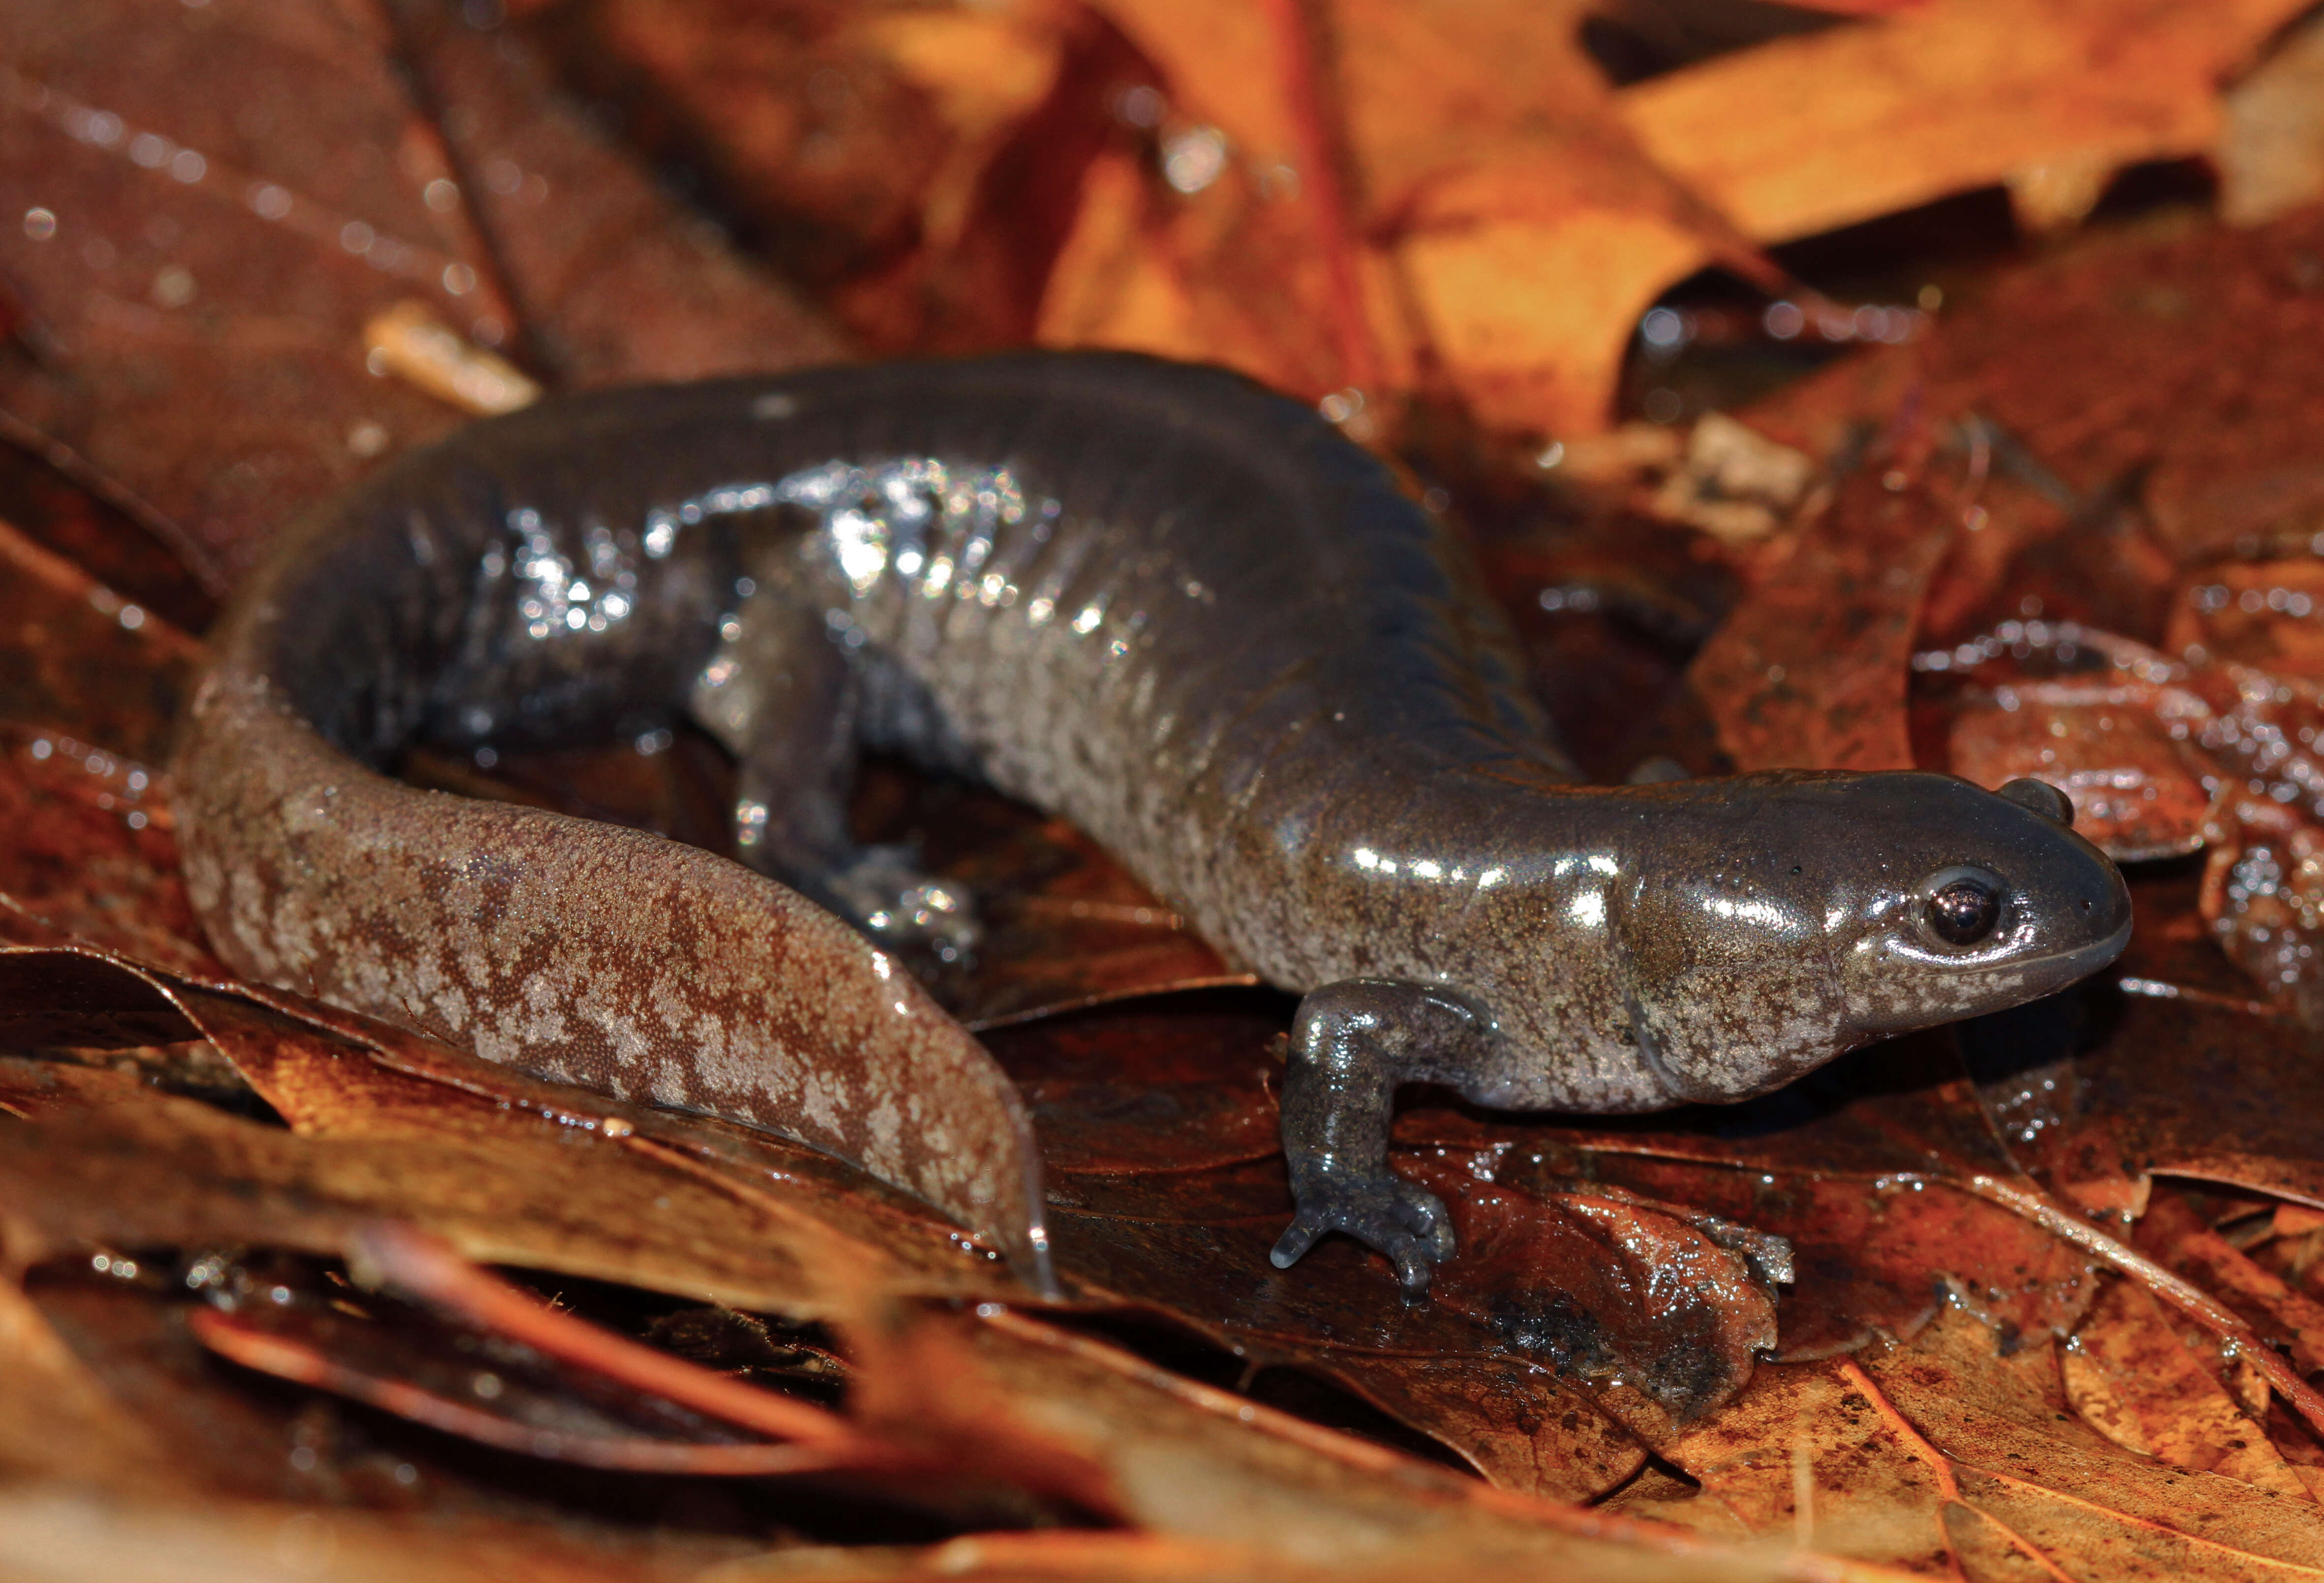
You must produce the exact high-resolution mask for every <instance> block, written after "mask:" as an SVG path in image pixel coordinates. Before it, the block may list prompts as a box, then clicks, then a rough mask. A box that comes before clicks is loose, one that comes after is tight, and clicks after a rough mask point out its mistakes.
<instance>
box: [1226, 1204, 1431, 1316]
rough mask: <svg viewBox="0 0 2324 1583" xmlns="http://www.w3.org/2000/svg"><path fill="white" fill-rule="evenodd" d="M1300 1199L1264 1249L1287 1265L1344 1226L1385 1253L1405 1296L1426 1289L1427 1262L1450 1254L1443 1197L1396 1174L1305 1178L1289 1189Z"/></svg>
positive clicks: (1283, 1266)
mask: <svg viewBox="0 0 2324 1583" xmlns="http://www.w3.org/2000/svg"><path fill="white" fill-rule="evenodd" d="M1294 1192H1295V1196H1296V1198H1297V1199H1298V1200H1299V1208H1298V1213H1297V1214H1296V1216H1295V1217H1293V1219H1292V1222H1291V1228H1290V1229H1289V1230H1287V1231H1286V1232H1285V1233H1284V1234H1283V1236H1282V1237H1281V1238H1280V1239H1279V1240H1278V1241H1277V1243H1276V1245H1275V1251H1274V1252H1273V1253H1271V1254H1268V1259H1269V1260H1270V1261H1271V1262H1272V1263H1273V1264H1274V1265H1275V1267H1276V1268H1277V1269H1278V1270H1288V1269H1289V1268H1291V1266H1292V1265H1293V1264H1297V1263H1298V1262H1299V1258H1300V1255H1301V1254H1305V1252H1306V1251H1307V1250H1308V1249H1309V1248H1310V1247H1313V1246H1314V1244H1315V1239H1316V1238H1317V1237H1319V1236H1323V1234H1324V1233H1325V1232H1327V1231H1344V1232H1346V1233H1347V1234H1348V1235H1349V1236H1352V1237H1354V1238H1355V1239H1356V1240H1357V1241H1358V1242H1360V1243H1362V1244H1363V1245H1365V1246H1366V1247H1369V1248H1371V1249H1372V1250H1373V1251H1375V1252H1377V1253H1379V1254H1385V1255H1386V1256H1387V1258H1388V1262H1389V1263H1390V1264H1394V1265H1395V1266H1396V1278H1397V1282H1398V1283H1399V1284H1401V1285H1402V1286H1403V1288H1404V1292H1405V1295H1406V1297H1407V1298H1417V1297H1420V1296H1422V1295H1424V1294H1425V1292H1426V1291H1428V1277H1429V1266H1430V1265H1432V1264H1438V1263H1441V1262H1442V1261H1443V1260H1445V1259H1449V1258H1451V1257H1452V1252H1453V1242H1452V1218H1451V1217H1449V1216H1448V1215H1446V1214H1445V1212H1444V1203H1443V1199H1439V1198H1438V1197H1437V1196H1436V1195H1435V1194H1434V1193H1432V1192H1430V1191H1429V1190H1427V1189H1426V1188H1424V1187H1416V1186H1414V1185H1413V1184H1412V1183H1411V1182H1408V1181H1406V1180H1404V1179H1403V1178H1401V1177H1397V1176H1390V1177H1387V1178H1385V1179H1382V1178H1374V1179H1372V1180H1369V1181H1358V1182H1348V1181H1331V1180H1323V1181H1309V1182H1305V1183H1303V1184H1301V1185H1299V1186H1298V1187H1296V1188H1295V1190H1294Z"/></svg>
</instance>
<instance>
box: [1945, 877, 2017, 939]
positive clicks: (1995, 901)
mask: <svg viewBox="0 0 2324 1583" xmlns="http://www.w3.org/2000/svg"><path fill="white" fill-rule="evenodd" d="M2000 920H2001V898H2000V897H1999V896H1998V895H1997V894H1995V893H1994V889H1993V887H1992V886H1991V885H1989V884H1986V883H1985V882H1984V881H1983V880H1980V879H1970V878H1968V877H1966V876H1964V877H1962V878H1960V879H1957V880H1954V881H1952V882H1951V883H1950V884H1947V885H1946V886H1945V887H1944V888H1943V889H1942V890H1940V891H1939V892H1937V893H1935V894H1934V895H1932V896H1931V897H1930V898H1929V929H1930V930H1931V932H1932V933H1934V934H1935V935H1936V937H1937V938H1938V939H1939V940H1943V941H1944V942H1945V943H1946V944H1947V945H1955V946H1973V945H1975V944H1976V943H1977V942H1978V941H1979V940H1983V939H1984V938H1985V937H1986V936H1987V935H1988V934H1991V933H1992V932H1993V926H1994V925H1995V924H1996V923H1997V922H1999V921H2000Z"/></svg>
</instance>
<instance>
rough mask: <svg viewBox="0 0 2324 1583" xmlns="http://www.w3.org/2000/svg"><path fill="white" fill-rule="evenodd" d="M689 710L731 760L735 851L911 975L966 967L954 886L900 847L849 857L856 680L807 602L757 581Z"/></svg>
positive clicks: (963, 895)
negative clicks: (890, 954)
mask: <svg viewBox="0 0 2324 1583" xmlns="http://www.w3.org/2000/svg"><path fill="white" fill-rule="evenodd" d="M728 631H729V635H728V636H726V638H725V639H724V641H723V642H722V643H720V645H719V648H718V651H717V653H715V654H714V655H712V657H711V660H710V662H709V663H708V664H707V665H706V666H705V667H704V669H703V671H702V674H701V676H700V677H699V678H698V679H697V680H696V682H695V686H694V690H693V696H692V698H691V699H690V700H689V712H690V713H691V714H692V715H693V717H694V718H695V719H696V720H697V721H699V722H700V723H701V724H702V726H703V727H704V728H705V730H707V731H709V732H710V733H711V734H712V735H713V736H716V737H717V738H718V739H719V740H720V741H721V742H723V743H724V745H726V747H727V749H728V750H729V751H730V752H732V753H733V754H734V756H735V759H736V760H737V763H738V774H737V777H736V786H735V805H734V846H735V851H736V854H737V855H738V856H740V857H741V858H742V861H744V862H745V863H748V864H749V865H750V866H752V867H753V868H756V869H758V870H759V871H760V872H761V873H762V874H766V875H772V876H773V877H774V878H776V879H779V880H781V881H782V882H783V883H784V884H788V885H789V886H790V887H791V888H792V889H794V890H797V891H799V892H801V893H804V894H806V895H807V896H809V897H811V898H812V899H814V900H815V901H816V902H817V903H821V904H822V905H824V906H825V907H828V908H830V909H831V910H832V911H833V912H836V913H838V914H839V915H840V916H841V917H843V918H844V919H846V920H847V921H849V922H851V923H853V924H854V925H855V927H856V928H858V929H860V930H862V931H863V932H864V933H866V934H868V935H870V936H871V937H872V938H873V939H874V940H879V941H880V942H881V944H883V945H886V946H890V947H891V948H893V949H895V950H896V951H897V952H898V954H899V955H900V956H903V957H904V958H907V959H908V961H910V962H912V964H913V965H914V966H915V967H920V968H923V969H927V970H931V971H937V972H941V971H944V970H945V969H948V968H952V967H959V966H961V965H963V964H964V963H966V962H967V961H968V960H969V959H970V958H972V957H973V955H974V953H975V950H976V946H977V942H978V940H979V938H980V936H981V932H982V931H981V930H980V927H979V925H978V921H977V917H976V912H975V907H974V905H973V901H972V899H971V898H970V896H969V894H968V893H967V892H966V891H964V889H963V888H962V887H961V886H959V885H957V884H953V883H951V882H949V881H946V880H941V879H938V878H936V877H935V876H934V875H928V874H926V873H923V872H922V871H921V870H920V869H919V868H918V866H917V864H916V862H915V858H916V856H917V854H915V853H914V852H912V851H911V850H910V849H909V848H908V847H862V846H858V845H857V844H856V841H855V838H854V837H853V833H852V832H851V831H850V830H849V829H848V823H847V796H848V791H849V789H850V787H851V786H853V783H854V779H855V765H856V756H857V754H856V725H857V715H858V712H859V709H860V706H861V695H862V684H861V680H860V679H859V678H858V676H857V674H856V671H855V668H854V666H853V664H852V663H851V662H849V659H848V656H847V653H846V651H845V650H844V648H843V647H842V646H841V644H840V643H837V642H835V640H834V637H833V634H832V632H831V629H830V627H829V626H828V625H827V624H826V623H825V620H824V618H823V614H822V611H821V609H820V607H819V606H816V604H815V603H814V602H813V601H812V599H811V598H809V597H807V596H806V595H804V594H801V593H798V592H795V591H793V590H790V589H788V588H784V587H783V586H781V585H779V584H777V583H774V582H772V581H771V580H770V582H767V583H762V584H761V585H760V587H759V588H758V589H757V591H756V592H754V593H753V594H752V596H751V597H749V598H748V599H747V600H745V601H744V602H743V606H742V609H741V610H740V611H739V612H737V614H736V616H735V620H734V622H733V625H732V626H731V627H730V628H729V629H728Z"/></svg>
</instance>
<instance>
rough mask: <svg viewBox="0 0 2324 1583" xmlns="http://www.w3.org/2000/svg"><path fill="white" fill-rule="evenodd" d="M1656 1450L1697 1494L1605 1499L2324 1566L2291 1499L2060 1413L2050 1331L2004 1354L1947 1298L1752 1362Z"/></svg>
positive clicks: (1906, 1552)
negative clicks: (1903, 1330)
mask: <svg viewBox="0 0 2324 1583" xmlns="http://www.w3.org/2000/svg"><path fill="white" fill-rule="evenodd" d="M1663 1455H1665V1457H1667V1458H1670V1459H1671V1460H1672V1461H1673V1462H1674V1463H1675V1464H1677V1465H1678V1466H1679V1467H1682V1468H1683V1469H1685V1470H1686V1472H1687V1473H1688V1474H1689V1475H1691V1476H1692V1477H1695V1478H1697V1479H1699V1480H1701V1485H1702V1493H1701V1495H1699V1496H1697V1497H1696V1498H1695V1499H1694V1500H1692V1501H1683V1502H1671V1501H1667V1500H1641V1501H1637V1502H1635V1503H1626V1502H1619V1501H1618V1502H1617V1503H1615V1504H1616V1505H1617V1506H1618V1507H1628V1508H1630V1509H1636V1510H1638V1511H1639V1512H1641V1513H1642V1514H1648V1513H1650V1514H1654V1515H1656V1516H1660V1517H1664V1518H1666V1519H1669V1520H1674V1521H1679V1522H1687V1523H1692V1524H1694V1525H1696V1526H1699V1527H1701V1528H1702V1529H1703V1530H1704V1531H1705V1532H1714V1533H1723V1534H1729V1535H1733V1536H1737V1537H1741V1536H1744V1535H1754V1536H1759V1535H1764V1536H1770V1537H1772V1536H1776V1535H1781V1536H1784V1537H1786V1538H1794V1539H1797V1540H1802V1541H1812V1542H1813V1543H1814V1544H1815V1545H1816V1546H1817V1547H1818V1548H1820V1549H1829V1550H1831V1551H1837V1552H1839V1553H1840V1554H1843V1555H1851V1556H1856V1557H1859V1558H1861V1559H1863V1560H1877V1561H1881V1562H1885V1563H1887V1564H1890V1565H1895V1566H1901V1567H1904V1568H1906V1569H1912V1570H1915V1571H1922V1572H1931V1571H1934V1572H1950V1573H1952V1574H1953V1575H1955V1576H1966V1577H1969V1578H2057V1577H2061V1576H2063V1577H2107V1578H2147V1577H2152V1578H2166V1577H2178V1578H2222V1579H2224V1578H2304V1577H2311V1576H2314V1575H2316V1574H2317V1573H2318V1572H2319V1571H2324V1523H2319V1521H2318V1520H2317V1518H2316V1515H2315V1507H2314V1504H2313V1503H2312V1502H2310V1500H2308V1499H2307V1498H2306V1497H2305V1495H2287V1494H2283V1493H2279V1492H2277V1491H2273V1490H2269V1489H2263V1488H2260V1487H2256V1486H2253V1485H2250V1484H2247V1483H2245V1482H2244V1481H2242V1480H2240V1479H2236V1478H2231V1477H2224V1476H2222V1475H2218V1474H2208V1473H2197V1472H2181V1471H2179V1470H2177V1469H2175V1468H2172V1467H2167V1466H2164V1465H2163V1464H2159V1463H2157V1462H2154V1461H2151V1460H2149V1459H2148V1458H2144V1457H2140V1456H2135V1455H2133V1454H2131V1453H2129V1452H2126V1451H2124V1450H2122V1449H2118V1448H2117V1447H2116V1446H2115V1445H2113V1444H2111V1443H2109V1442H2108V1441H2107V1440H2104V1439H2102V1438H2101V1437H2100V1436H2098V1434H2097V1433H2095V1432H2093V1431H2092V1430H2089V1428H2087V1427H2086V1426H2085V1425H2083V1424H2082V1423H2081V1422H2080V1420H2079V1419H2077V1418H2076V1417H2075V1416H2074V1415H2073V1414H2072V1413H2071V1412H2070V1411H2068V1409H2067V1404H2066V1400H2065V1396H2064V1394H2063V1390H2062V1387H2061V1382H2060V1377H2059V1370H2058V1363H2057V1353H2056V1348H2055V1347H2054V1346H2053V1345H2052V1343H2051V1342H2049V1341H2048V1340H2047V1339H2046V1338H2045V1339H2043V1340H2039V1341H2036V1342H2034V1343H2033V1344H2031V1345H2028V1346H2024V1347H2019V1348H2018V1349H2017V1350H2016V1351H2015V1352H2014V1353H2009V1354H2003V1353H2001V1352H1999V1351H1997V1348H1996V1347H1995V1344H1994V1338H1993V1337H1992V1335H1991V1333H1990V1332H1989V1331H1988V1330H1987V1328H1985V1327H1984V1326H1983V1325H1982V1324H1980V1323H1979V1322H1978V1320H1977V1319H1974V1318H1972V1317H1970V1316H1969V1314H1967V1313H1964V1312H1962V1311H1960V1310H1950V1311H1949V1312H1948V1313H1946V1314H1945V1315H1944V1316H1943V1317H1942V1318H1941V1319H1940V1320H1939V1322H1938V1323H1936V1324H1934V1325H1932V1326H1931V1327H1930V1328H1928V1329H1926V1330H1924V1331H1923V1332H1922V1334H1921V1336H1920V1337H1919V1338H1917V1339H1916V1340H1914V1342H1912V1343H1911V1344H1910V1345H1907V1346H1904V1347H1892V1348H1887V1349H1884V1350H1882V1351H1879V1352H1877V1353H1873V1354H1868V1355H1867V1356H1866V1357H1865V1358H1864V1359H1863V1361H1861V1362H1860V1363H1859V1362H1857V1361H1854V1360H1840V1361H1837V1362H1833V1363H1829V1364H1819V1365H1788V1366H1784V1367H1775V1368H1767V1369H1763V1370H1761V1371H1760V1373H1759V1375H1758V1377H1757V1380H1756V1381H1755V1382H1754V1383H1753V1385H1752V1388H1751V1390H1750V1392H1749V1393H1747V1394H1746V1396H1745V1397H1744V1399H1743V1400H1742V1401H1741V1402H1738V1403H1737V1404H1736V1406H1735V1407H1734V1408H1733V1409H1731V1410H1729V1412H1727V1413H1725V1414H1723V1415H1721V1417H1720V1420H1719V1421H1716V1422H1715V1423H1713V1424H1711V1425H1709V1426H1707V1427H1705V1428H1704V1429H1703V1430H1700V1431H1698V1432H1697V1433H1695V1434H1694V1435H1692V1436H1691V1437H1689V1438H1687V1439H1684V1440H1680V1441H1678V1442H1676V1443H1674V1444H1673V1445H1670V1446H1668V1447H1665V1449H1664V1450H1663Z"/></svg>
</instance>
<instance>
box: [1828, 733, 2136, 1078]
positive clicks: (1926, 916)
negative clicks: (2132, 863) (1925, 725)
mask: <svg viewBox="0 0 2324 1583" xmlns="http://www.w3.org/2000/svg"><path fill="white" fill-rule="evenodd" d="M1833 791H1834V792H1835V795H1836V796H1837V798H1838V799H1839V800H1840V801H1844V802H1846V803H1848V804H1849V805H1850V806H1849V817H1848V821H1847V822H1848V823H1849V825H1850V826H1851V827H1853V828H1854V829H1856V830H1857V831H1858V833H1860V834H1863V835H1867V836H1870V837H1871V838H1872V845H1871V846H1870V847H1869V850H1868V853H1867V855H1869V856H1877V857H1878V858H1880V859H1881V861H1880V863H1879V865H1878V877H1877V879H1873V880H1872V883H1869V884H1865V885H1863V886H1862V887H1861V888H1860V889H1859V890H1858V894H1857V895H1856V897H1855V898H1854V903H1855V904H1854V905H1853V906H1851V907H1849V908H1848V909H1846V912H1847V915H1848V919H1849V921H1848V922H1847V923H1845V924H1843V926H1842V929H1841V933H1842V935H1843V937H1844V938H1842V939H1840V940H1835V941H1833V942H1832V943H1833V944H1835V945H1836V946H1838V947H1840V950H1839V951H1838V953H1837V958H1838V960H1839V961H1840V963H1841V964H1842V968H1841V971H1842V977H1843V979H1844V986H1843V992H1842V993H1843V995H1844V998H1845V1000H1846V1002H1847V1004H1848V1013H1849V1023H1850V1024H1851V1026H1852V1028H1853V1029H1854V1030H1855V1031H1856V1032H1858V1035H1859V1036H1873V1035H1877V1034H1880V1033H1889V1032H1904V1031H1905V1030H1907V1029H1910V1028H1917V1027H1927V1026H1930V1025H1932V1024H1934V1023H1943V1022H1950V1021H1953V1020H1955V1019H1957V1018H1960V1017H1969V1016H1978V1015H1982V1014H1986V1013H1988V1012H1996V1011H2000V1010H2002V1009H2004V1008H2006V1007H2008V1006H2012V1005H2016V1004H2021V1003H2023V1002H2024V1001H2029V1000H2033V999H2036V998H2038V997H2039V996H2042V995H2049V994H2052V993H2053V992H2054V991H2057V990H2060V989H2062V988H2064V987H2065V986H2068V985H2070V984H2072V983H2074V982H2075V981H2076V980H2078V979H2080V978H2083V977H2088V976H2089V974H2091V973H2094V972H2096V971H2098V969H2099V968H2101V967H2105V966H2106V965H2107V963H2109V962H2111V961H2113V960H2114V959H2115V958H2116V957H2118V956H2120V955H2121V954H2122V950H2123V948H2124V947H2125V946H2126V945H2127V944H2128V943H2129V940H2130V893H2129V891H2128V890H2127V888H2126V887H2125V885H2124V884H2123V880H2122V875H2121V873H2120V871H2118V870H2117V869H2116V867H2115V866H2114V864H2113V863H2112V862H2111V861H2109V860H2108V859H2107V856H2106V855H2105V854H2104V853H2102V852H2100V851H2099V850H2098V848H2097V847H2093V846H2091V845H2090V843H2089V842H2088V841H2086V840H2084V839H2083V838H2081V837H2080V836H2079V835H2076V834H2075V833H2074V830H2073V810H2072V807H2071V805H2070V803H2069V802H2068V801H2066V798H2065V796H2064V795H2063V794H2062V793H2061V792H2060V791H2057V790H2056V789H2055V788H2054V787H2052V786H2049V785H2046V784H2044V783H2043V782H2038V781H2013V782H2010V783H2009V784H2008V785H2006V786H2004V787H2002V788H2001V789H2000V790H1999V791H1980V790H1978V788H1976V787H1974V786H1972V785H1970V784H1969V782H1965V781H1959V780H1955V779H1953V778H1952V777H1950V776H1947V775H1924V774H1916V773H1898V774H1886V775H1869V776H1865V777H1862V778H1860V779H1858V780H1857V781H1856V782H1854V783H1853V784H1852V785H1844V786H1839V787H1835V788H1834V789H1833ZM1859 850H1864V848H1859Z"/></svg>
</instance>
